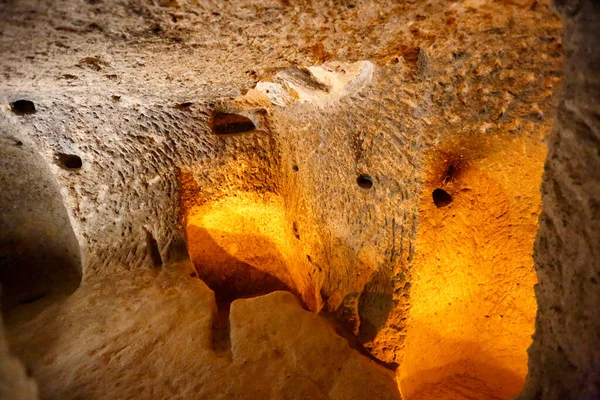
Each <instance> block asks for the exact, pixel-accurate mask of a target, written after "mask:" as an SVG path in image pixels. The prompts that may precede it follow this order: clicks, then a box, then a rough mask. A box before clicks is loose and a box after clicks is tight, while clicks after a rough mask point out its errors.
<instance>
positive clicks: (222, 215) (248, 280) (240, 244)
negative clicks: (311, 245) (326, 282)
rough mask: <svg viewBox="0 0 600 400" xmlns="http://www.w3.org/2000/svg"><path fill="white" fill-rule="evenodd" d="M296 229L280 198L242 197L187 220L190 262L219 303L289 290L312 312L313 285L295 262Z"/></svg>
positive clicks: (208, 207) (302, 266) (198, 208)
mask: <svg viewBox="0 0 600 400" xmlns="http://www.w3.org/2000/svg"><path fill="white" fill-rule="evenodd" d="M294 227H295V228H294ZM297 229H298V228H297V224H295V223H294V222H292V223H288V220H287V218H286V217H285V213H284V209H283V200H282V199H281V198H280V197H279V196H276V195H265V196H263V195H258V194H251V193H238V194H237V195H236V196H232V197H228V198H224V199H221V200H219V201H216V202H211V203H207V204H203V205H200V206H196V207H192V208H191V209H190V210H189V212H188V214H187V216H186V237H187V247H188V253H189V256H190V259H191V260H192V262H193V263H194V266H195V267H196V271H197V272H198V276H199V278H200V279H202V280H203V281H204V282H205V283H206V284H207V285H208V286H209V287H210V288H211V289H213V291H214V292H215V296H216V297H217V299H218V300H219V301H220V302H224V303H230V302H231V301H233V300H235V299H237V298H247V297H255V296H260V295H264V294H267V293H270V292H273V291H278V290H285V291H289V292H291V293H293V294H295V295H296V296H297V297H298V298H299V299H300V300H301V302H302V303H303V304H304V305H305V306H306V308H308V309H312V310H314V309H315V308H316V300H315V293H314V289H313V285H312V282H311V279H310V277H309V276H308V274H307V269H306V265H305V263H304V262H298V261H297V260H300V259H301V258H298V257H296V253H297V251H298V249H297V244H296V242H297V241H298V237H299V234H298V230H297Z"/></svg>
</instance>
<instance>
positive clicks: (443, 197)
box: [431, 188, 452, 208]
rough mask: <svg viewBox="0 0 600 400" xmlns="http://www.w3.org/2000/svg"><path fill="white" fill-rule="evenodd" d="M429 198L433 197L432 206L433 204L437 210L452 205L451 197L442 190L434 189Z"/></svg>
mask: <svg viewBox="0 0 600 400" xmlns="http://www.w3.org/2000/svg"><path fill="white" fill-rule="evenodd" d="M431 197H433V204H435V206H436V207H437V208H441V207H446V206H447V205H449V204H450V203H452V196H450V194H449V193H448V192H446V191H445V190H444V189H440V188H437V189H435V190H434V191H433V193H431Z"/></svg>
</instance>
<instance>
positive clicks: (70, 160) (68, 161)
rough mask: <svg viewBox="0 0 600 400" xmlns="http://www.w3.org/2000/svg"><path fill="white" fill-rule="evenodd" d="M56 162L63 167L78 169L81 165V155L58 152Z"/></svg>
mask: <svg viewBox="0 0 600 400" xmlns="http://www.w3.org/2000/svg"><path fill="white" fill-rule="evenodd" d="M57 157H58V162H59V165H60V166H61V167H62V168H65V169H79V168H81V167H82V166H83V162H82V161H81V157H79V156H78V155H76V154H66V153H58V155H57Z"/></svg>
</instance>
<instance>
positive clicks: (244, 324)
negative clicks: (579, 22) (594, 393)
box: [0, 0, 597, 400]
mask: <svg viewBox="0 0 600 400" xmlns="http://www.w3.org/2000/svg"><path fill="white" fill-rule="evenodd" d="M586 4H587V3H586ZM574 15H577V12H575V14H574ZM590 20H591V21H592V22H588V24H594V23H596V22H595V20H594V19H593V18H591V19H590ZM0 21H1V25H0V54H2V60H1V61H0V68H1V70H0V73H1V74H2V78H1V80H0V102H1V103H2V105H1V107H2V110H1V112H0V128H2V131H1V132H0V133H1V135H2V136H1V141H0V144H1V147H0V151H1V154H2V156H3V158H2V162H3V164H2V172H1V173H0V182H1V183H2V185H3V188H5V190H3V192H2V194H0V205H2V206H6V207H4V210H5V211H3V214H2V220H0V222H1V223H2V226H6V227H8V226H10V227H11V230H8V229H4V230H3V233H2V234H1V235H0V239H1V242H0V244H1V245H2V247H1V250H2V253H1V254H2V257H3V258H2V259H1V260H0V261H2V264H0V273H1V275H0V277H1V278H2V285H3V290H2V294H3V312H4V315H5V322H4V324H5V328H6V333H7V337H8V345H9V346H10V350H11V351H12V352H13V354H15V355H16V356H17V357H18V358H19V359H20V360H21V362H22V363H23V364H24V365H25V366H26V367H27V369H28V373H29V375H31V376H32V377H33V379H28V378H25V377H24V373H23V370H22V369H20V368H21V367H20V365H19V364H18V363H13V364H8V363H6V364H1V363H0V368H4V369H0V371H6V372H5V376H6V377H12V378H8V379H6V380H5V381H0V382H9V383H8V384H4V385H0V388H3V387H6V388H8V389H6V390H4V391H0V394H4V393H11V392H9V390H14V392H12V393H13V394H14V396H17V394H18V395H19V396H22V398H24V399H25V398H26V399H30V398H35V396H36V394H35V392H36V390H37V389H36V386H35V385H34V384H33V381H35V383H36V384H37V386H38V387H39V393H38V394H39V397H40V398H43V399H46V398H48V399H62V398H67V397H68V398H73V399H77V398H86V399H92V398H111V397H112V398H206V399H208V398H211V399H213V398H214V399H217V398H223V399H229V398H248V399H260V398H274V399H275V398H276V399H300V398H310V399H321V398H322V399H327V398H331V399H364V398H378V399H380V398H381V399H383V398H389V399H398V398H400V397H401V396H404V397H405V398H407V399H411V400H412V399H415V400H417V399H432V398H447V399H462V398H477V399H492V398H493V399H507V398H511V397H513V396H515V395H517V394H518V393H519V392H520V391H521V389H522V388H523V386H524V384H525V377H526V374H527V372H528V366H527V360H528V358H527V353H526V350H527V348H528V347H529V346H530V344H531V335H532V334H533V333H534V329H535V326H534V322H535V317H536V297H535V295H536V294H535V293H534V290H533V287H534V285H535V284H536V282H537V278H539V277H540V276H539V274H538V276H537V278H536V271H535V270H534V264H533V259H532V252H533V243H534V239H535V235H536V232H537V229H538V223H537V221H538V215H539V213H540V211H541V194H540V191H539V187H540V185H541V183H542V172H543V165H544V160H545V158H546V152H547V149H546V145H545V144H544V139H545V137H546V136H547V135H548V134H549V133H550V131H551V127H552V124H553V121H554V115H555V108H556V105H557V103H558V98H557V93H558V88H559V83H560V80H561V78H562V72H561V71H562V62H563V48H562V38H561V37H562V33H563V32H562V28H561V22H560V20H559V18H558V17H557V16H556V15H555V13H554V11H553V9H552V7H551V6H550V4H549V3H548V2H546V1H532V0H523V1H519V0H515V1H508V0H507V1H485V0H469V1H404V2H397V1H388V2H385V1H381V2H380V1H364V2H363V1H339V2H334V1H330V2H328V1H323V2H314V1H297V2H295V1H287V0H282V1H184V0H170V1H169V0H154V1H153V0H130V1H108V0H86V1H84V0H77V1H68V0H57V1H44V0H39V1H33V0H26V1H11V0H5V1H1V2H0ZM575 43H579V42H577V41H575ZM590 43H592V41H590ZM573 46H575V45H573ZM592 97H593V96H592ZM548 179H550V178H548ZM585 195H587V194H584V195H582V196H585ZM40 260H45V261H40ZM15 265H19V266H21V267H19V268H15ZM57 277H58V279H57ZM199 278H200V279H199ZM542 278H544V279H545V275H542ZM207 285H208V286H207ZM540 285H541V286H540V287H542V288H544V287H546V286H544V281H543V280H541V281H540ZM594 288H596V289H597V286H594ZM279 290H287V291H290V292H292V293H293V294H294V295H296V298H294V296H292V295H290V294H286V293H282V292H279ZM545 290H547V289H545ZM213 291H214V293H213ZM274 291H275V293H270V292H274ZM265 293H270V294H268V295H266V296H261V295H263V294H265ZM247 297H252V298H251V299H246V298H247ZM538 301H540V299H539V298H538ZM543 301H546V303H543V304H550V303H551V302H552V301H551V300H547V299H546V300H543ZM303 308H304V310H303ZM541 308H542V309H543V308H544V307H541ZM309 311H310V312H309ZM314 313H318V314H319V316H317V315H314ZM540 315H541V314H539V313H538V322H539V321H540ZM326 320H328V321H329V322H326ZM540 332H541V331H540ZM340 335H341V336H344V337H345V339H347V341H346V340H345V339H342V338H340ZM539 337H541V336H538V340H539ZM544 337H545V336H544ZM2 340H4V339H2ZM0 344H1V345H2V346H0V351H3V352H5V351H6V348H5V347H4V342H0ZM534 348H535V346H534ZM539 348H540V347H539V346H538V348H537V350H535V351H540V350H539ZM541 348H542V349H544V346H543V345H542V346H541ZM559 348H560V347H559ZM536 354H537V353H536ZM584 361H585V360H583V361H581V362H580V363H579V364H577V365H578V366H581V365H584V364H585V362H587V361H585V362H584ZM536 365H537V364H535V365H534V367H533V368H534V369H532V364H531V360H530V364H529V373H530V376H533V377H534V378H535V379H537V376H538V375H539V369H537V370H536V369H535V368H536ZM586 365H587V364H586ZM390 370H393V371H394V372H391V371H390ZM532 371H533V372H534V373H533V374H532ZM536 374H537V375H536ZM531 382H537V381H534V380H533V379H531V380H530V381H529V389H528V390H529V391H528V392H525V395H527V393H530V394H531V393H535V390H534V389H531V388H532V387H533V386H532V385H535V383H531ZM14 396H13V398H16V397H14ZM532 396H533V395H532ZM7 398H11V397H10V396H9V397H7ZM531 398H537V397H535V396H533V397H531ZM548 398H552V397H548ZM590 398H591V397H590Z"/></svg>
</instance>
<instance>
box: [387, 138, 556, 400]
mask: <svg viewBox="0 0 600 400" xmlns="http://www.w3.org/2000/svg"><path fill="white" fill-rule="evenodd" d="M446 147H447V148H444V149H442V150H441V151H440V153H439V154H437V155H436V156H433V157H432V159H431V165H430V167H429V171H428V174H429V176H430V181H429V184H428V185H426V188H425V191H424V193H422V196H421V209H420V226H419V233H418V237H417V249H418V252H419V254H418V255H417V258H416V263H415V265H414V267H413V283H412V291H411V300H412V308H411V314H410V323H409V329H408V332H407V339H406V348H405V354H404V358H403V362H402V364H401V367H400V370H399V381H400V385H401V387H402V391H403V393H404V396H405V398H407V399H409V400H413V399H427V400H429V399H433V398H439V399H459V398H460V399H462V398H473V399H507V398H510V397H512V396H514V395H516V394H518V392H519V391H520V390H521V388H522V386H523V384H524V379H525V376H526V374H527V353H526V350H527V347H528V346H529V345H530V343H531V335H532V334H533V332H534V319H535V312H536V301H535V294H534V290H533V286H534V284H535V283H536V282H537V281H536V275H535V271H534V268H533V260H532V249H533V241H534V238H535V234H536V231H537V215H538V213H539V211H540V208H541V195H540V192H539V187H540V183H541V175H542V166H543V162H544V159H545V156H546V149H545V146H544V145H543V144H542V142H541V140H540V139H539V138H532V137H495V138H486V139H482V138H477V140H476V141H473V143H470V142H468V141H465V140H462V141H460V142H455V143H451V144H448V145H447V146H446ZM437 188H441V189H440V190H443V191H444V192H445V193H447V194H446V195H445V196H444V199H445V201H444V202H443V204H440V201H439V192H435V190H438V189H437ZM432 193H433V196H432ZM442 205H443V206H442Z"/></svg>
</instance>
